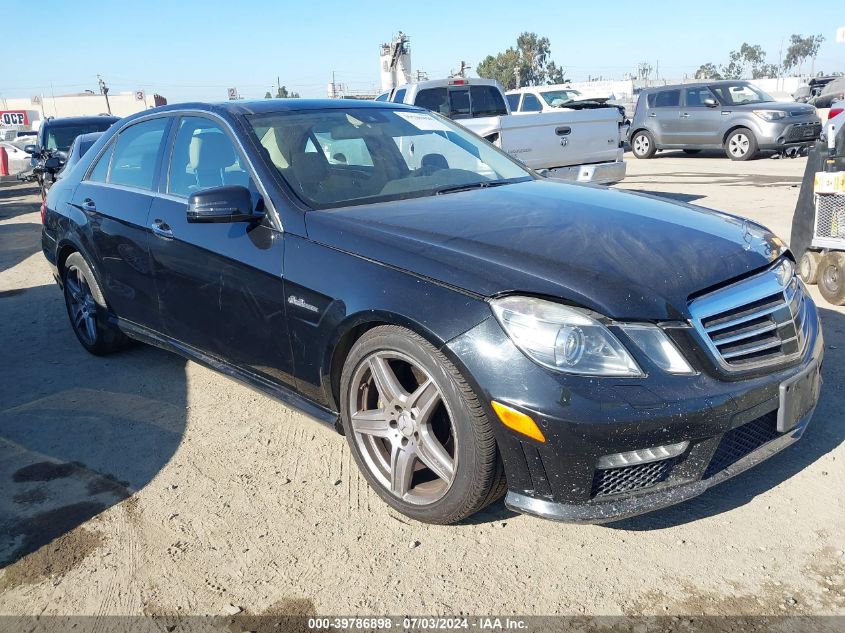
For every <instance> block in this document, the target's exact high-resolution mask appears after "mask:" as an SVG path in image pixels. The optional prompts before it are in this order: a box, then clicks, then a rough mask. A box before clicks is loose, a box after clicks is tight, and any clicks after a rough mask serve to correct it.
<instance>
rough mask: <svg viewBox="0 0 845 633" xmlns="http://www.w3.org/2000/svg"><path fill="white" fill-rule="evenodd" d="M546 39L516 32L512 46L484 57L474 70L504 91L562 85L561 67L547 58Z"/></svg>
mask: <svg viewBox="0 0 845 633" xmlns="http://www.w3.org/2000/svg"><path fill="white" fill-rule="evenodd" d="M549 56H550V44H549V38H547V37H539V36H538V35H537V34H536V33H529V32H524V33H520V34H519V37H517V38H516V47H515V48H514V47H513V46H511V47H509V48H508V49H507V50H505V51H503V52H501V53H498V54H496V55H495V56H494V55H488V56H487V57H485V58H484V59H483V60H482V61H481V63H480V64H478V66H477V67H476V69H475V71H476V72H477V73H478V76H479V77H486V78H488V79H495V80H496V81H498V82H499V83H500V84H502V86H503V87H504V88H505V90H512V89H513V88H519V87H521V86H536V85H540V84H544V83H547V82H548V83H563V82H564V71H563V68H562V67H560V66H557V65H556V64H555V63H554V62H552V61H551V60H550V59H549Z"/></svg>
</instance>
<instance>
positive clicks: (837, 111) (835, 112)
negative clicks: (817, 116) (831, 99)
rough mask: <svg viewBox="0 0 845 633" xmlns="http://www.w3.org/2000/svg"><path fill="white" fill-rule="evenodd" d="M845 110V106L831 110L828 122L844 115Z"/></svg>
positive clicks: (838, 106)
mask: <svg viewBox="0 0 845 633" xmlns="http://www.w3.org/2000/svg"><path fill="white" fill-rule="evenodd" d="M843 110H845V106H841V105H837V106H834V107H832V108H831V109H830V112H828V113H827V120H828V121H829V120H830V119H832V118H833V117H835V116H838V115H840V114H842V111H843Z"/></svg>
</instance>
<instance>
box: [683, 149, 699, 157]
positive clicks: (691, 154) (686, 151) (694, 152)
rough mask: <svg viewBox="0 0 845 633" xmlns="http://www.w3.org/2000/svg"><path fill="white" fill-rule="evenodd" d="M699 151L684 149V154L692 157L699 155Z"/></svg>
mask: <svg viewBox="0 0 845 633" xmlns="http://www.w3.org/2000/svg"><path fill="white" fill-rule="evenodd" d="M700 153H701V150H700V149H685V150H684V154H688V155H689V156H694V155H695V154H700Z"/></svg>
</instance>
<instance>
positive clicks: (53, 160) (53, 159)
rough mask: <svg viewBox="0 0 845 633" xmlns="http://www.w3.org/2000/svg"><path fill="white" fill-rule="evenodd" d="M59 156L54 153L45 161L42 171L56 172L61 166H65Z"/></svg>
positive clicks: (57, 153)
mask: <svg viewBox="0 0 845 633" xmlns="http://www.w3.org/2000/svg"><path fill="white" fill-rule="evenodd" d="M60 154H61V152H56V153H55V154H53V155H52V156H50V157H49V158H48V159H47V160H45V161H44V169H46V170H47V171H56V170H57V169H59V168H61V166H62V165H64V164H65V161H64V160H63V158H62V156H61V155H60Z"/></svg>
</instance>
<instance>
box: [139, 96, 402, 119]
mask: <svg viewBox="0 0 845 633" xmlns="http://www.w3.org/2000/svg"><path fill="white" fill-rule="evenodd" d="M352 108H374V109H382V110H384V109H388V110H419V108H416V107H414V106H408V105H403V104H401V103H389V102H385V101H370V100H367V101H364V100H360V99H255V100H253V101H242V100H237V101H220V102H202V101H196V102H189V103H174V104H168V105H166V106H161V107H159V108H152V109H150V110H144V111H143V112H139V113H138V114H139V115H141V114H150V113H152V112H173V111H179V110H204V111H207V112H213V113H218V114H219V113H223V112H225V113H229V114H242V115H248V114H265V113H271V112H295V111H303V110H349V109H352Z"/></svg>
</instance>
